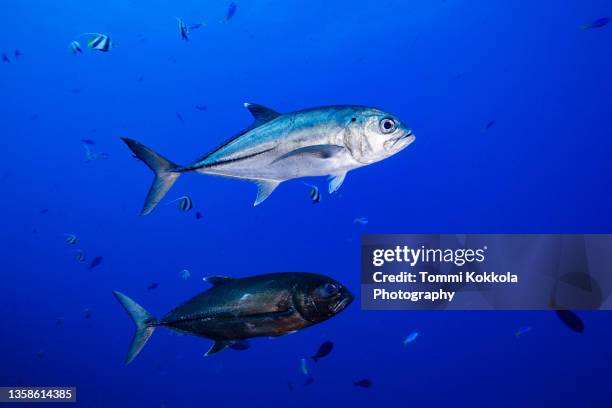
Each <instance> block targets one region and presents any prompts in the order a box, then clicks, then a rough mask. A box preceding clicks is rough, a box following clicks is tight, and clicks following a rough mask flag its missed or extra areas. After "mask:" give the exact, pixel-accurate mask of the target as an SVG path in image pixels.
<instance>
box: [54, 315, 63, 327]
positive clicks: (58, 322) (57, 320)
mask: <svg viewBox="0 0 612 408" xmlns="http://www.w3.org/2000/svg"><path fill="white" fill-rule="evenodd" d="M55 324H57V325H58V326H63V325H64V318H63V317H58V318H57V319H56V320H55Z"/></svg>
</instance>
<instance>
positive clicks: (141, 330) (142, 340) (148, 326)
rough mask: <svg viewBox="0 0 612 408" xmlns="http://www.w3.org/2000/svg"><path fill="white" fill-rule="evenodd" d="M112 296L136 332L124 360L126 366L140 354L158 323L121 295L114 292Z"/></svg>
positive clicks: (142, 309) (137, 305)
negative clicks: (126, 314) (119, 304)
mask: <svg viewBox="0 0 612 408" xmlns="http://www.w3.org/2000/svg"><path fill="white" fill-rule="evenodd" d="M113 294H114V295H115V297H116V298H117V300H118V301H119V303H121V305H122V306H123V308H124V309H125V311H126V312H128V314H129V315H130V317H131V318H132V320H133V321H134V323H135V324H136V332H135V333H134V337H133V338H132V344H130V348H129V349H128V353H127V356H126V358H125V365H128V364H130V363H131V362H132V360H134V359H135V358H136V356H137V355H138V353H140V350H142V348H143V347H144V345H145V344H146V343H147V340H149V337H151V335H152V334H153V331H154V330H155V326H156V325H158V324H159V322H158V321H157V319H156V318H155V317H153V315H151V314H150V313H149V312H147V311H146V310H145V309H144V308H143V307H142V306H140V305H139V304H138V303H136V302H134V301H133V300H132V299H130V298H129V297H127V296H125V295H124V294H123V293H121V292H117V291H114V292H113Z"/></svg>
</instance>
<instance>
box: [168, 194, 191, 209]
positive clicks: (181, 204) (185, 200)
mask: <svg viewBox="0 0 612 408" xmlns="http://www.w3.org/2000/svg"><path fill="white" fill-rule="evenodd" d="M177 201H178V208H179V210H181V211H189V210H191V209H192V208H193V200H192V199H191V197H189V196H182V197H179V198H177V199H176V200H172V201H170V202H169V203H168V204H171V203H175V202H177Z"/></svg>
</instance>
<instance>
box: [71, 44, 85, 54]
mask: <svg viewBox="0 0 612 408" xmlns="http://www.w3.org/2000/svg"><path fill="white" fill-rule="evenodd" d="M70 51H72V53H73V54H74V55H77V54H82V53H83V50H82V49H81V44H79V42H78V41H73V42H71V43H70Z"/></svg>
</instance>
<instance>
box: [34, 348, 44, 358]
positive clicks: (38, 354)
mask: <svg viewBox="0 0 612 408" xmlns="http://www.w3.org/2000/svg"><path fill="white" fill-rule="evenodd" d="M36 357H38V359H39V360H42V359H44V358H45V352H44V351H42V350H40V351H39V352H38V353H36Z"/></svg>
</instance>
